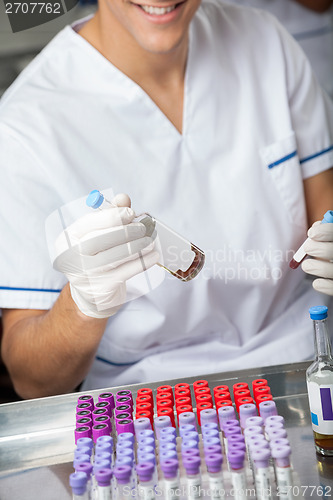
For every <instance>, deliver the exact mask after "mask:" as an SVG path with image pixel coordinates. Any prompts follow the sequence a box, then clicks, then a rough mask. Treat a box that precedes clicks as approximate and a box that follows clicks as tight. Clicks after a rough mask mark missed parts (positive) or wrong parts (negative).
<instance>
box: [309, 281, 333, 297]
mask: <svg viewBox="0 0 333 500" xmlns="http://www.w3.org/2000/svg"><path fill="white" fill-rule="evenodd" d="M312 286H313V288H314V289H315V290H317V291H318V292H321V293H326V295H332V296H333V281H332V280H325V279H321V278H319V279H317V280H314V282H313V283H312Z"/></svg>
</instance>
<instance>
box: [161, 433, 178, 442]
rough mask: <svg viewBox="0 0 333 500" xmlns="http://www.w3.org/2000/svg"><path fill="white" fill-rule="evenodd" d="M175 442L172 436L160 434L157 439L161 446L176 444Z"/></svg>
mask: <svg viewBox="0 0 333 500" xmlns="http://www.w3.org/2000/svg"><path fill="white" fill-rule="evenodd" d="M176 441H177V438H176V436H175V435H174V434H160V437H159V440H158V442H159V444H163V443H176Z"/></svg>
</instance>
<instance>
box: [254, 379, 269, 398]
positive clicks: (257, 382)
mask: <svg viewBox="0 0 333 500" xmlns="http://www.w3.org/2000/svg"><path fill="white" fill-rule="evenodd" d="M266 385H267V380H266V379H265V378H256V379H255V380H253V381H252V392H253V394H254V391H255V389H256V388H257V387H262V386H266Z"/></svg>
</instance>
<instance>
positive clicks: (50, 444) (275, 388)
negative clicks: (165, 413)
mask: <svg viewBox="0 0 333 500" xmlns="http://www.w3.org/2000/svg"><path fill="white" fill-rule="evenodd" d="M309 364H310V363H309V362H304V363H294V364H287V365H279V366H270V367H263V368H255V369H247V370H242V371H237V372H225V373H217V374H209V375H205V374H203V375H202V376H200V377H198V376H196V377H188V378H186V379H185V378H184V379H181V380H179V379H178V380H167V381H166V380H164V381H163V382H161V381H159V382H154V383H150V384H148V383H145V384H136V385H132V386H126V387H124V386H122V387H111V388H109V387H108V388H106V389H103V390H101V389H99V390H95V391H89V394H91V395H92V396H93V397H94V400H95V399H96V400H97V397H98V394H100V393H101V392H105V391H110V392H112V393H114V394H115V393H116V392H117V391H118V390H121V389H130V390H131V391H132V392H133V398H134V397H135V395H136V393H137V391H138V389H140V388H142V387H150V388H151V389H152V390H153V392H154V390H156V388H157V387H158V386H160V385H162V384H163V385H164V384H168V385H171V386H174V385H175V384H177V383H179V382H180V381H181V382H187V383H189V384H190V385H191V384H193V382H194V381H196V380H198V379H200V378H203V379H206V380H207V381H208V382H209V386H210V388H211V389H213V388H214V387H215V386H217V385H222V384H226V385H228V386H229V388H230V389H232V386H233V384H235V383H237V382H247V383H248V384H249V385H250V383H251V382H252V381H253V380H254V379H257V378H265V379H267V381H268V385H269V386H270V388H271V392H272V395H273V397H274V401H275V402H276V405H277V409H278V413H279V414H280V415H283V417H284V419H285V428H286V430H287V433H288V439H289V441H290V444H291V449H292V455H291V459H292V465H293V470H294V472H293V474H294V478H295V483H294V484H295V488H296V489H295V497H297V498H305V499H316V498H331V497H332V498H333V457H332V458H331V459H326V458H325V459H324V458H323V457H319V456H318V455H316V453H315V448H314V441H313V434H312V429H311V422H310V412H309V406H308V399H307V393H306V381H305V371H306V368H307V367H308V366H309ZM78 396H80V393H74V394H66V395H61V396H54V397H48V398H41V399H35V400H29V401H19V402H15V403H8V404H3V405H0V499H1V500H13V499H15V500H21V499H22V500H36V499H41V500H70V499H71V498H72V495H71V490H70V487H69V475H70V474H71V473H72V472H73V467H72V463H73V454H74V448H75V444H74V428H75V425H74V423H75V407H76V404H77V399H78ZM323 491H324V493H325V495H323ZM226 497H227V496H226ZM230 498H232V497H230ZM249 498H254V497H251V496H249ZM272 498H276V495H274V496H273V497H272Z"/></svg>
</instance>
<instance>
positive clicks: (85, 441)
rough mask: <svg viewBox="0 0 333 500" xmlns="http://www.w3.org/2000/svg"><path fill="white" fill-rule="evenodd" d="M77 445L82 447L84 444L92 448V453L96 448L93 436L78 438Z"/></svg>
mask: <svg viewBox="0 0 333 500" xmlns="http://www.w3.org/2000/svg"><path fill="white" fill-rule="evenodd" d="M76 446H77V448H81V447H82V446H83V447H86V446H87V447H88V448H90V455H92V452H93V449H94V442H93V440H92V438H91V437H81V438H78V440H77V442H76Z"/></svg>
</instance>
